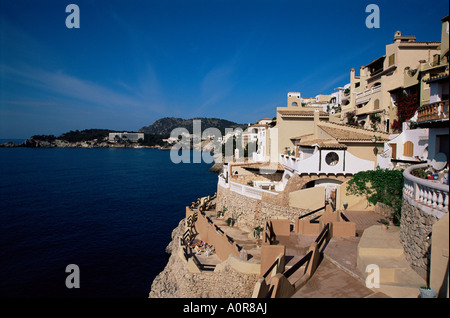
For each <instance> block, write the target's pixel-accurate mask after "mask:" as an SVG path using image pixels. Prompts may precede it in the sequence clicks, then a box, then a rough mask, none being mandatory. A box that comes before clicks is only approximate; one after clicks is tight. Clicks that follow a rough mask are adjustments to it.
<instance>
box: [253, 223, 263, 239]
mask: <svg viewBox="0 0 450 318" xmlns="http://www.w3.org/2000/svg"><path fill="white" fill-rule="evenodd" d="M263 230H264V229H263V227H262V226H261V225H258V226H257V227H255V228H254V229H253V236H254V237H255V238H257V239H258V238H259V237H260V236H261V232H262V231H263Z"/></svg>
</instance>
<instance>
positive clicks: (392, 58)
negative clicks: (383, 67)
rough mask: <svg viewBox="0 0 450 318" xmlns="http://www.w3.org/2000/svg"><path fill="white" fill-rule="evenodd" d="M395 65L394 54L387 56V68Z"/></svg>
mask: <svg viewBox="0 0 450 318" xmlns="http://www.w3.org/2000/svg"><path fill="white" fill-rule="evenodd" d="M394 64H395V54H391V55H390V56H389V66H391V65H394Z"/></svg>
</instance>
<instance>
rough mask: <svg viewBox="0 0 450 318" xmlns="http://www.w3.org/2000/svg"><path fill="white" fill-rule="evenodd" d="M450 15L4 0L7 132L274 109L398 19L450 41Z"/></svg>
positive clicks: (373, 45)
mask: <svg viewBox="0 0 450 318" xmlns="http://www.w3.org/2000/svg"><path fill="white" fill-rule="evenodd" d="M70 3H75V4H77V5H78V6H79V8H80V28H79V29H68V28H66V25H65V20H66V17H67V16H68V15H69V13H66V12H65V9H66V6H67V5H68V4H70ZM370 3H374V4H377V5H378V6H379V8H380V28H379V29H368V28H367V27H366V25H365V20H366V17H367V16H368V15H369V13H366V12H365V8H366V6H367V5H368V4H370ZM446 15H448V2H447V1H445V0H428V1H407V0H391V1H384V0H383V1H378V0H369V1H361V0H358V1H356V0H355V1H320V0H316V1H301V0H292V1H282V0H277V1H275V0H270V1H269V0H237V1H235V0H205V1H204V0H159V1H153V0H140V1H138V0H127V1H125V0H121V1H113V0H104V1H103V0H96V1H92V0H91V1H87V0H67V1H63V0H39V1H37V0H33V1H31V0H30V1H24V0H14V1H13V0H0V37H1V38H0V138H27V137H30V136H31V135H34V134H54V135H56V136H58V135H60V134H61V133H63V132H66V131H69V130H76V129H79V130H82V129H88V128H107V129H117V130H129V131H131V130H138V129H140V128H141V127H143V126H146V125H150V124H152V123H153V122H154V121H155V120H157V119H159V118H162V117H172V116H173V117H182V118H192V117H217V118H223V119H228V120H231V121H235V122H238V123H247V122H255V121H257V120H258V119H260V118H264V117H274V116H275V114H276V113H275V110H276V107H277V106H285V105H286V94H287V92H289V91H300V92H301V94H302V96H304V97H311V96H315V95H317V94H330V93H331V92H333V90H334V88H336V87H338V86H342V85H345V84H346V83H348V82H349V76H350V69H351V68H352V67H354V68H355V69H359V67H360V66H361V65H365V64H367V63H369V62H370V61H372V60H374V59H376V58H378V57H379V56H381V55H383V54H384V53H385V45H386V44H389V43H392V40H393V37H394V33H395V31H397V30H400V31H401V32H402V34H403V35H415V36H416V37H417V40H418V41H440V34H441V21H440V19H441V18H443V17H444V16H446Z"/></svg>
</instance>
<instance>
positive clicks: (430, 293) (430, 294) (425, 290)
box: [419, 286, 437, 298]
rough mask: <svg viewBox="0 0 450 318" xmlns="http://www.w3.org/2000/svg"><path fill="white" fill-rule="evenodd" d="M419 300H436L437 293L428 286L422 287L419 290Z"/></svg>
mask: <svg viewBox="0 0 450 318" xmlns="http://www.w3.org/2000/svg"><path fill="white" fill-rule="evenodd" d="M419 291H420V298H436V297H437V292H436V291H435V290H434V289H433V288H430V287H428V286H422V287H420V288H419Z"/></svg>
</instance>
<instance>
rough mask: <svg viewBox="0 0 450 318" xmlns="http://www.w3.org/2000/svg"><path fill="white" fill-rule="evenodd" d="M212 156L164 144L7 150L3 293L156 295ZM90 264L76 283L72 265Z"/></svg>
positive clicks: (1, 190)
mask: <svg viewBox="0 0 450 318" xmlns="http://www.w3.org/2000/svg"><path fill="white" fill-rule="evenodd" d="M210 166H211V164H207V163H190V164H186V163H184V164H183V163H180V164H174V163H172V162H171V160H170V152H169V151H162V150H157V149H145V148H144V149H101V148H93V149H80V148H37V149H36V148H0V264H1V270H0V297H3V298H4V297H14V298H17V297H18V298H22V297H51V298H53V297H58V298H59V297H88V298H90V297H95V298H97V297H98V298H109V297H118V298H119V297H120V298H146V297H147V296H148V293H149V291H150V287H151V283H152V281H153V279H154V278H155V277H156V275H157V274H158V273H159V272H161V271H162V270H163V268H164V266H165V265H166V263H167V260H168V256H167V255H166V254H165V247H166V246H167V244H168V243H169V242H170V240H171V232H172V230H173V228H175V227H176V226H177V224H178V223H179V221H180V220H181V219H182V218H183V217H184V215H185V206H186V205H189V204H190V203H191V202H192V201H194V200H195V199H197V198H198V197H201V196H205V195H209V194H213V193H214V192H215V191H216V189H217V175H216V174H215V173H212V172H210V171H208V168H209V167H210ZM69 264H76V265H78V268H79V270H80V288H77V289H75V288H73V289H69V288H67V287H66V284H65V281H66V278H67V277H68V276H69V274H70V273H66V266H67V265H69Z"/></svg>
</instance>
